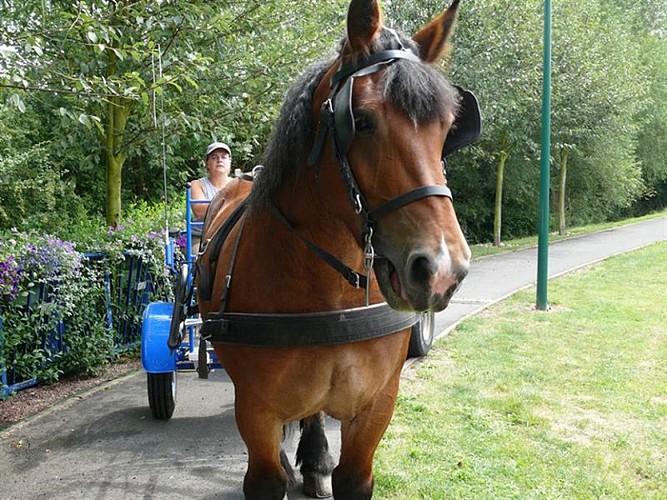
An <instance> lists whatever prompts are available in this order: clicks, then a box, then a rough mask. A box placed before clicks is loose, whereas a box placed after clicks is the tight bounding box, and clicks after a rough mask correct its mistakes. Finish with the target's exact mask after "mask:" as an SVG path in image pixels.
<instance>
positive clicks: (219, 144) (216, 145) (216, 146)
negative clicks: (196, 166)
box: [206, 142, 232, 158]
mask: <svg viewBox="0 0 667 500" xmlns="http://www.w3.org/2000/svg"><path fill="white" fill-rule="evenodd" d="M216 149H224V150H225V151H227V152H228V153H229V156H230V157H231V156H232V150H231V149H229V146H227V144H225V143H224V142H213V143H211V144H209V146H208V147H207V148H206V158H208V155H210V154H211V153H212V152H213V151H215V150H216Z"/></svg>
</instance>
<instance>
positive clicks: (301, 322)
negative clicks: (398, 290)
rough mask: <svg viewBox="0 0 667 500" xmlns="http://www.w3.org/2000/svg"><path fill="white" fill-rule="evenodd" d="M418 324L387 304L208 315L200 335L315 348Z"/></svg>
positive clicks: (410, 315)
mask: <svg viewBox="0 0 667 500" xmlns="http://www.w3.org/2000/svg"><path fill="white" fill-rule="evenodd" d="M418 321H419V314H418V313H414V312H401V311H395V310H394V309H392V308H391V307H389V305H388V304H387V303H386V302H382V303H380V304H373V305H371V306H369V307H357V308H353V309H342V310H338V311H327V312H315V313H283V314H264V313H222V314H221V313H209V314H207V315H206V317H205V318H204V322H203V324H202V327H201V335H202V338H204V339H205V340H209V341H210V342H211V343H213V344H240V345H262V346H284V347H286V346H317V345H330V344H344V343H348V342H357V341H361V340H367V339H372V338H377V337H383V336H385V335H390V334H392V333H397V332H400V331H402V330H405V329H406V328H410V327H411V326H412V325H414V324H415V323H417V322H418Z"/></svg>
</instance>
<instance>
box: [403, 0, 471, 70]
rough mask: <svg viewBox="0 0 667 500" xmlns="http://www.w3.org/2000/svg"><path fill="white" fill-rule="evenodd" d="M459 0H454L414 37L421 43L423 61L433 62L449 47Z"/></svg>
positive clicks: (420, 52) (420, 49) (420, 51)
mask: <svg viewBox="0 0 667 500" xmlns="http://www.w3.org/2000/svg"><path fill="white" fill-rule="evenodd" d="M459 1H460V0H454V2H452V4H451V5H450V6H449V8H448V9H447V10H446V11H444V12H443V13H442V14H440V15H439V16H438V17H436V18H435V19H433V21H431V22H430V23H428V24H427V25H426V26H424V27H423V28H422V29H421V30H420V31H419V33H417V34H416V35H415V36H413V37H412V39H413V40H414V41H415V42H417V43H418V44H419V56H420V57H421V58H422V61H424V62H427V63H432V62H435V61H437V60H438V59H440V58H441V57H442V56H443V54H444V53H445V52H446V51H447V49H448V48H449V45H448V43H447V42H448V41H449V38H450V37H451V35H452V33H453V32H454V24H455V23H456V14H457V12H458V10H459Z"/></svg>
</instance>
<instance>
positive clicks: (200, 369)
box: [197, 337, 211, 378]
mask: <svg viewBox="0 0 667 500" xmlns="http://www.w3.org/2000/svg"><path fill="white" fill-rule="evenodd" d="M210 371H211V369H210V368H209V366H208V352H207V349H206V341H205V340H204V339H203V338H201V337H200V338H199V358H198V359H197V373H198V374H199V378H208V372H210Z"/></svg>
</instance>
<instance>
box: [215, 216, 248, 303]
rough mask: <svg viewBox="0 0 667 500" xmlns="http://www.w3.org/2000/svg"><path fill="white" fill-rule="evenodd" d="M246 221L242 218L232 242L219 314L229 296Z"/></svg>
mask: <svg viewBox="0 0 667 500" xmlns="http://www.w3.org/2000/svg"><path fill="white" fill-rule="evenodd" d="M247 220H248V218H247V217H244V218H243V220H242V221H241V227H240V228H239V232H238V234H237V235H236V241H235V242H234V249H233V250H232V256H231V259H230V261H229V270H228V271H227V274H226V275H225V286H224V288H223V289H222V297H221V298H220V307H219V309H218V310H219V312H220V313H223V312H225V307H227V297H228V296H229V289H230V288H231V286H232V275H233V274H234V266H236V257H238V253H239V245H240V244H241V236H243V230H244V229H245V223H246V221H247Z"/></svg>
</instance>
